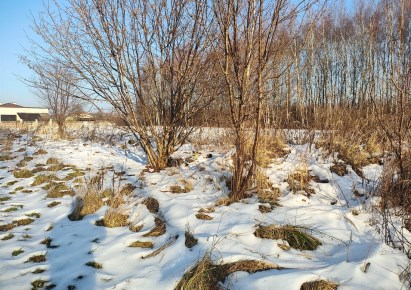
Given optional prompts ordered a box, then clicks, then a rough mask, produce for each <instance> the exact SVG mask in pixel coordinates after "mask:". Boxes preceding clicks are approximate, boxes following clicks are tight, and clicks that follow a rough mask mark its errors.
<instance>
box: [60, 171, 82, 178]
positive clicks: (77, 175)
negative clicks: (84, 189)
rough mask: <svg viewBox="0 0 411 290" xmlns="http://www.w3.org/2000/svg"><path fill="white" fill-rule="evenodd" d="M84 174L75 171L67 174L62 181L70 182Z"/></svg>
mask: <svg viewBox="0 0 411 290" xmlns="http://www.w3.org/2000/svg"><path fill="white" fill-rule="evenodd" d="M84 175H85V173H84V172H83V171H80V170H75V171H73V172H70V173H69V174H67V176H66V177H65V178H64V180H72V179H74V178H76V177H81V176H84Z"/></svg>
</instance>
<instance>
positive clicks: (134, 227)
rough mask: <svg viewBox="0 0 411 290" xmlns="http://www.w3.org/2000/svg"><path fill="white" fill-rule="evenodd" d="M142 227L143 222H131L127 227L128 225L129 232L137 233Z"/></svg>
mask: <svg viewBox="0 0 411 290" xmlns="http://www.w3.org/2000/svg"><path fill="white" fill-rule="evenodd" d="M143 227H144V225H143V224H140V225H133V224H131V225H130V226H129V227H128V229H129V230H130V231H131V232H133V233H138V232H139V231H141V229H142V228H143Z"/></svg>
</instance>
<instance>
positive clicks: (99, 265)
mask: <svg viewBox="0 0 411 290" xmlns="http://www.w3.org/2000/svg"><path fill="white" fill-rule="evenodd" d="M86 266H89V267H92V268H95V269H102V268H103V265H102V264H101V263H97V262H96V261H90V262H87V263H86Z"/></svg>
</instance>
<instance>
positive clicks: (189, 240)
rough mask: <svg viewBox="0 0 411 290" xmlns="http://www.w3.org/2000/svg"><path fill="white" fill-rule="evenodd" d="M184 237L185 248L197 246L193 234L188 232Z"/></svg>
mask: <svg viewBox="0 0 411 290" xmlns="http://www.w3.org/2000/svg"><path fill="white" fill-rule="evenodd" d="M184 236H185V238H186V240H185V242H184V244H185V246H186V247H187V248H189V249H191V248H192V247H194V246H195V245H197V243H198V240H197V239H196V238H194V236H193V234H192V233H191V232H190V231H189V230H187V231H186V232H185V234H184Z"/></svg>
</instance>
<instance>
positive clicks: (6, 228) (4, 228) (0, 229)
mask: <svg viewBox="0 0 411 290" xmlns="http://www.w3.org/2000/svg"><path fill="white" fill-rule="evenodd" d="M15 227H16V225H15V224H14V223H9V224H5V225H0V232H7V231H10V230H12V229H14V228H15Z"/></svg>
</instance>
